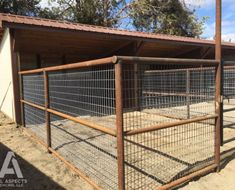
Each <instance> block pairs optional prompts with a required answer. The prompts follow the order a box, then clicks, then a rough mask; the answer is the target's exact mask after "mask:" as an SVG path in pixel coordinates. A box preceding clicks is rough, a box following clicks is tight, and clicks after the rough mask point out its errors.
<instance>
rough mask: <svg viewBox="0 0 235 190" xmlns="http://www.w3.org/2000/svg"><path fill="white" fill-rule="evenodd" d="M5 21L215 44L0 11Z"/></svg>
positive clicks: (0, 20) (1, 21) (227, 43)
mask: <svg viewBox="0 0 235 190" xmlns="http://www.w3.org/2000/svg"><path fill="white" fill-rule="evenodd" d="M5 23H15V24H25V25H33V26H43V27H51V28H58V29H68V30H76V31H84V32H93V33H103V34H110V35H118V36H129V37H136V38H146V39H156V40H167V41H177V42H184V43H197V44H210V45H211V44H215V42H214V41H213V40H203V39H197V38H189V37H179V36H172V35H163V34H153V33H146V32H135V31H128V30H120V29H114V28H106V27H101V26H93V25H87V24H79V23H71V22H63V21H57V20H49V19H42V18H37V17H27V16H19V15H12V14H4V13H0V27H1V28H3V27H4V24H5ZM223 45H226V46H231V47H235V43H229V42H225V43H223Z"/></svg>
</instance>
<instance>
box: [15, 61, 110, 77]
mask: <svg viewBox="0 0 235 190" xmlns="http://www.w3.org/2000/svg"><path fill="white" fill-rule="evenodd" d="M113 60H114V58H113V57H108V58H103V59H96V60H91V61H84V62H79V63H70V64H67V65H60V66H53V67H46V68H41V69H33V70H27V71H21V72H19V74H21V75H25V74H35V73H41V72H44V71H46V72H49V71H59V70H66V69H77V68H84V67H93V66H100V65H107V64H111V63H114V61H113Z"/></svg>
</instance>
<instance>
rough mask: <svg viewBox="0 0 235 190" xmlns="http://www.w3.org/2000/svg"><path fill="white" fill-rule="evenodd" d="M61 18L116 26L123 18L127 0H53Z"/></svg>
mask: <svg viewBox="0 0 235 190" xmlns="http://www.w3.org/2000/svg"><path fill="white" fill-rule="evenodd" d="M50 2H51V3H54V4H56V5H57V6H56V7H54V10H53V12H54V13H56V15H58V18H59V19H61V20H68V21H72V22H79V23H84V24H93V25H100V26H107V27H111V26H112V27H114V26H116V25H117V24H118V22H119V21H120V19H121V15H122V11H123V9H122V8H123V6H125V0H51V1H50ZM52 15H53V14H52Z"/></svg>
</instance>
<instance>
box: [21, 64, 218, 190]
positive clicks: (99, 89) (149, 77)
mask: <svg viewBox="0 0 235 190" xmlns="http://www.w3.org/2000/svg"><path fill="white" fill-rule="evenodd" d="M122 64H123V72H122V73H123V76H122V79H123V83H122V90H123V100H122V101H123V107H124V110H123V112H124V113H123V122H124V132H126V131H129V130H135V129H139V128H146V127H153V126H156V125H158V124H164V123H169V122H174V121H182V120H185V119H191V118H195V117H199V116H206V115H210V114H215V68H213V67H201V68H194V67H190V68H186V67H182V66H181V67H180V66H170V65H168V66H156V65H151V64H140V65H134V64H133V65H132V64H125V63H122ZM48 80H49V107H50V109H52V110H56V111H59V112H62V113H64V114H67V115H69V116H73V117H78V118H80V119H82V120H86V121H89V122H92V123H94V124H99V125H101V126H104V127H108V128H113V129H116V120H118V119H120V118H116V106H115V105H116V98H115V69H114V66H113V65H111V66H95V67H89V68H79V69H73V70H63V71H56V72H48ZM23 83H24V85H23V86H24V89H23V93H24V99H25V100H26V101H29V102H32V103H35V104H38V105H43V106H44V88H43V76H42V74H37V75H35V74H34V75H25V76H23ZM50 119H51V121H50V126H51V132H52V136H51V140H52V148H53V149H55V150H56V151H58V152H59V153H60V154H61V155H62V156H63V157H65V159H66V160H68V161H70V162H71V163H72V164H73V165H75V166H76V167H77V168H78V169H80V170H81V171H82V172H83V173H85V174H86V175H87V176H88V177H89V178H91V179H92V180H93V181H95V182H96V183H97V184H98V185H100V186H101V187H102V188H103V189H118V184H117V183H118V182H117V178H118V169H117V138H116V137H113V136H110V135H107V134H105V133H103V132H100V131H97V130H94V129H91V128H89V127H87V126H84V125H81V124H78V123H75V122H72V121H70V120H67V119H64V118H62V117H58V116H55V115H53V114H50ZM25 120H26V127H29V128H31V129H32V130H33V131H34V132H35V133H36V135H37V136H39V137H40V138H42V139H43V140H44V141H45V139H46V131H45V129H46V127H45V113H44V111H41V110H38V109H37V108H33V107H31V106H27V105H25ZM124 134H126V133H124ZM124 139H125V140H124V152H125V155H124V156H125V158H124V159H125V178H126V184H125V185H126V189H155V188H157V187H159V186H161V185H164V184H167V183H169V182H171V181H174V180H176V179H179V178H180V177H183V176H186V175H187V174H189V173H191V172H193V171H196V170H198V169H201V168H203V167H205V166H207V165H209V164H210V163H212V161H213V160H214V148H215V142H214V141H215V120H214V119H208V120H204V121H201V122H194V123H190V124H185V125H181V126H177V127H172V128H167V129H161V130H156V131H153V132H146V133H142V134H137V135H133V136H125V137H124Z"/></svg>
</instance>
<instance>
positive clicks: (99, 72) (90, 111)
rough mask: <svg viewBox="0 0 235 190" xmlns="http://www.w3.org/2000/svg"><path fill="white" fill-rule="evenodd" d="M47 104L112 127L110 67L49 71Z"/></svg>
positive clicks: (112, 68)
mask: <svg viewBox="0 0 235 190" xmlns="http://www.w3.org/2000/svg"><path fill="white" fill-rule="evenodd" d="M49 88H50V91H49V93H50V107H51V108H52V109H55V110H57V111H61V112H63V113H66V114H68V115H71V116H74V117H80V118H83V119H85V120H89V121H92V122H95V123H99V124H100V125H103V126H106V127H112V128H115V87H114V67H113V66H99V67H92V68H85V69H78V70H69V71H65V72H64V71H62V72H53V73H49Z"/></svg>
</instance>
